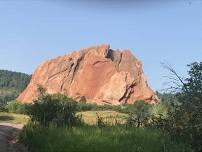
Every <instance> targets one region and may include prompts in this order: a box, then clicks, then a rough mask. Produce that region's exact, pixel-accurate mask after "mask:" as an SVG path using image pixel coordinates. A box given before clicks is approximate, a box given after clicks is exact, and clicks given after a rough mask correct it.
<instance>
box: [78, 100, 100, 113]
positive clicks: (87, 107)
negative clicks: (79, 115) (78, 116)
mask: <svg viewBox="0 0 202 152" xmlns="http://www.w3.org/2000/svg"><path fill="white" fill-rule="evenodd" d="M96 108H97V105H96V104H92V103H86V102H81V101H80V102H78V103H77V110H78V111H91V110H94V109H96Z"/></svg>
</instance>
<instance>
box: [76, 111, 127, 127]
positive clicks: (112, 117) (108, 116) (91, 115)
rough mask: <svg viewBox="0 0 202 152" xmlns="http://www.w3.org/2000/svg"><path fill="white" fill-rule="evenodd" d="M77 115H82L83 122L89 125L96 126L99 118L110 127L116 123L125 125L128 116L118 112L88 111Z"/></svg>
mask: <svg viewBox="0 0 202 152" xmlns="http://www.w3.org/2000/svg"><path fill="white" fill-rule="evenodd" d="M77 115H81V116H82V120H83V121H84V122H85V123H86V124H88V125H96V123H97V117H98V116H99V117H101V118H102V119H103V121H104V122H105V123H106V124H109V125H114V124H116V123H118V124H123V123H125V122H126V119H127V114H123V113H119V112H116V111H86V112H79V113H77Z"/></svg>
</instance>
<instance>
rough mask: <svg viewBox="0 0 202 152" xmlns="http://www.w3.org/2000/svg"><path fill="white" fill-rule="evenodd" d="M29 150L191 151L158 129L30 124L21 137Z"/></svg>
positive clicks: (61, 151) (86, 151)
mask: <svg viewBox="0 0 202 152" xmlns="http://www.w3.org/2000/svg"><path fill="white" fill-rule="evenodd" d="M20 139H21V141H22V142H23V143H24V144H25V145H27V146H28V147H29V150H30V152H84V151H85V152H192V150H191V149H190V148H189V146H187V145H185V144H181V143H174V142H172V140H171V139H170V137H169V136H168V135H165V134H163V133H162V132H161V131H159V130H153V129H140V128H125V127H104V128H98V127H96V126H80V127H74V128H56V127H49V128H47V127H42V126H36V125H33V124H29V125H27V126H26V127H25V128H24V129H23V132H22V133H21V137H20Z"/></svg>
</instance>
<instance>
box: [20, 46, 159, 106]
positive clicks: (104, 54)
mask: <svg viewBox="0 0 202 152" xmlns="http://www.w3.org/2000/svg"><path fill="white" fill-rule="evenodd" d="M39 85H40V86H43V87H44V88H46V90H47V92H48V93H49V94H55V93H63V94H65V95H67V96H69V97H72V98H74V99H78V98H80V97H83V96H85V98H86V99H87V101H88V102H96V103H98V104H113V105H117V104H124V103H134V102H135V101H137V100H145V101H148V102H152V103H153V102H158V98H157V97H156V95H155V93H154V92H153V91H152V90H151V89H150V87H149V86H148V84H147V81H146V79H145V76H144V73H143V70H142V64H141V62H140V61H139V60H138V59H136V58H135V57H134V56H133V55H132V54H131V52H130V51H128V50H124V51H123V52H121V51H119V50H116V51H114V50H112V49H110V46H109V45H101V46H96V47H91V48H87V49H82V50H80V51H78V52H76V51H75V52H72V53H69V54H67V55H64V56H61V57H57V58H55V59H52V60H48V61H46V62H44V63H43V64H41V65H40V66H39V67H38V68H37V70H36V71H35V72H34V74H33V76H32V80H31V82H30V84H29V85H28V87H27V88H26V89H25V90H24V92H22V94H21V95H20V96H19V97H18V100H19V101H20V102H22V103H27V102H33V101H34V100H36V99H37V98H38V91H37V90H38V86H39Z"/></svg>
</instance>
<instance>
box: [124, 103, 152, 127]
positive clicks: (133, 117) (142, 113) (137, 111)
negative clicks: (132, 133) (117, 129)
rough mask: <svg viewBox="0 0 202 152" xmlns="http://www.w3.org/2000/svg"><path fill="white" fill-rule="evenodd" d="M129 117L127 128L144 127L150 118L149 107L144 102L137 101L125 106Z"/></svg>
mask: <svg viewBox="0 0 202 152" xmlns="http://www.w3.org/2000/svg"><path fill="white" fill-rule="evenodd" d="M127 111H128V112H129V117H128V120H127V126H130V127H138V128H140V127H145V126H146V125H147V124H148V123H149V119H150V117H151V105H149V104H148V103H146V102H144V101H137V102H135V103H134V104H132V105H128V106H127Z"/></svg>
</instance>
